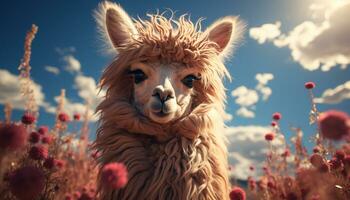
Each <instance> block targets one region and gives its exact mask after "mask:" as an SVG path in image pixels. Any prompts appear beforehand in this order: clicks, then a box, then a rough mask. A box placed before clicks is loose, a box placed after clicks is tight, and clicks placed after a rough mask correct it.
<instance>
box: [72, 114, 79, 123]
mask: <svg viewBox="0 0 350 200" xmlns="http://www.w3.org/2000/svg"><path fill="white" fill-rule="evenodd" d="M73 118H74V120H76V121H79V120H80V114H78V113H75V114H74V116H73Z"/></svg>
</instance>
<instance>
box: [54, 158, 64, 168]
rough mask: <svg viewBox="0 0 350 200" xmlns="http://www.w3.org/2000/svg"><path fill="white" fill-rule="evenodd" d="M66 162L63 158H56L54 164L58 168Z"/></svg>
mask: <svg viewBox="0 0 350 200" xmlns="http://www.w3.org/2000/svg"><path fill="white" fill-rule="evenodd" d="M65 164H66V162H64V160H59V159H57V160H56V162H55V165H56V166H57V167H58V168H60V169H61V168H62V167H64V165H65Z"/></svg>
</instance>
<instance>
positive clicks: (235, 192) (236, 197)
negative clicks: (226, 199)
mask: <svg viewBox="0 0 350 200" xmlns="http://www.w3.org/2000/svg"><path fill="white" fill-rule="evenodd" d="M230 199H231V200H245V199H246V195H245V191H244V190H243V189H242V188H240V187H233V188H232V190H231V192H230Z"/></svg>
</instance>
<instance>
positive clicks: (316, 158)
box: [310, 153, 325, 168]
mask: <svg viewBox="0 0 350 200" xmlns="http://www.w3.org/2000/svg"><path fill="white" fill-rule="evenodd" d="M310 163H311V164H312V165H313V166H314V167H316V168H320V167H321V166H322V165H323V164H324V163H325V160H324V159H323V158H322V156H321V155H320V154H318V153H314V154H312V155H311V156H310Z"/></svg>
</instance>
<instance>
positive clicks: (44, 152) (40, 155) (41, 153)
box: [29, 145, 49, 160]
mask: <svg viewBox="0 0 350 200" xmlns="http://www.w3.org/2000/svg"><path fill="white" fill-rule="evenodd" d="M48 154H49V151H48V149H47V148H46V147H45V146H42V145H38V146H33V147H32V148H30V150H29V157H30V158H31V159H33V160H44V159H46V158H47V156H48Z"/></svg>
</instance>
